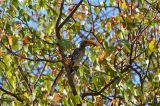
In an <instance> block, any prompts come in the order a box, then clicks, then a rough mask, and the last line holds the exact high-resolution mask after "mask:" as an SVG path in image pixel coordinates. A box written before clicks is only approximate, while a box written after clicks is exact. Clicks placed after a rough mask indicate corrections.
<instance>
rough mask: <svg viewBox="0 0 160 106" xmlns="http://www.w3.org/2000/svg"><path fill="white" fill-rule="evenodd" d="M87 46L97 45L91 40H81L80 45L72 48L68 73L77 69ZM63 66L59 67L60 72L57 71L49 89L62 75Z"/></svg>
mask: <svg viewBox="0 0 160 106" xmlns="http://www.w3.org/2000/svg"><path fill="white" fill-rule="evenodd" d="M87 46H97V44H96V43H94V41H93V40H83V41H82V42H81V43H80V46H79V47H78V48H76V49H74V51H73V53H72V55H71V58H70V60H71V62H70V65H69V66H70V70H69V71H70V73H71V74H72V73H74V71H76V70H77V69H78V67H79V66H80V63H81V61H82V59H83V56H84V54H85V47H87ZM63 70H64V69H63V68H61V70H60V72H59V73H58V75H57V76H56V78H55V80H54V82H53V84H52V87H51V90H52V89H53V86H54V85H55V84H56V83H57V80H58V78H59V77H60V76H62V74H63Z"/></svg>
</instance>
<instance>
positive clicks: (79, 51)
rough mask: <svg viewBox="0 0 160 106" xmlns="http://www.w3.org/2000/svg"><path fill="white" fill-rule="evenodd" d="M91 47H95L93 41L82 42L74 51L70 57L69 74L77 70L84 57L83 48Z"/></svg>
mask: <svg viewBox="0 0 160 106" xmlns="http://www.w3.org/2000/svg"><path fill="white" fill-rule="evenodd" d="M91 45H93V46H97V44H96V43H94V41H93V40H84V41H82V42H81V43H80V46H79V47H78V48H76V49H74V51H73V53H72V55H71V64H70V73H73V72H74V71H75V70H77V69H78V67H79V66H80V65H81V64H80V63H81V61H82V59H83V57H84V55H85V48H86V47H87V46H91Z"/></svg>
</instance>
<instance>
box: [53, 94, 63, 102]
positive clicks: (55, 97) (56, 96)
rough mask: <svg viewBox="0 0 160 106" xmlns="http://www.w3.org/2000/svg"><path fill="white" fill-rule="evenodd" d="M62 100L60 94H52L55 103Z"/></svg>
mask: <svg viewBox="0 0 160 106" xmlns="http://www.w3.org/2000/svg"><path fill="white" fill-rule="evenodd" d="M61 99H62V96H61V95H60V93H55V94H54V101H55V102H58V101H59V100H61Z"/></svg>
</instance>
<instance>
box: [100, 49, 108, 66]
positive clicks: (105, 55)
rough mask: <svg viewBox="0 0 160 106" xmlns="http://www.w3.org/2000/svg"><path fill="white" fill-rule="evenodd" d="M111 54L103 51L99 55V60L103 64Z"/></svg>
mask: <svg viewBox="0 0 160 106" xmlns="http://www.w3.org/2000/svg"><path fill="white" fill-rule="evenodd" d="M108 56H109V53H108V52H107V51H102V53H101V54H100V55H99V57H98V62H99V63H100V64H101V63H103V62H104V60H105V59H106V57H108Z"/></svg>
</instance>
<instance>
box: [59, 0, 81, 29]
mask: <svg viewBox="0 0 160 106" xmlns="http://www.w3.org/2000/svg"><path fill="white" fill-rule="evenodd" d="M82 2H83V0H81V1H80V2H79V3H78V4H77V5H76V6H75V7H74V9H73V10H72V11H71V13H70V14H69V15H68V17H67V18H66V19H65V20H64V21H63V22H62V23H61V24H60V25H59V27H58V28H59V29H61V28H62V27H63V25H64V24H66V23H67V21H68V20H69V19H70V18H71V17H72V16H73V14H74V13H75V12H76V11H77V9H78V7H79V6H80V5H81V4H82Z"/></svg>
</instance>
